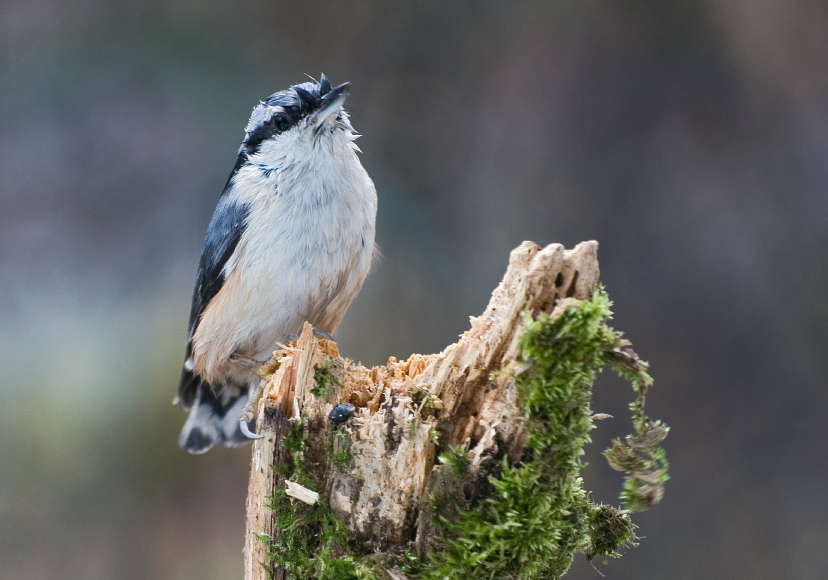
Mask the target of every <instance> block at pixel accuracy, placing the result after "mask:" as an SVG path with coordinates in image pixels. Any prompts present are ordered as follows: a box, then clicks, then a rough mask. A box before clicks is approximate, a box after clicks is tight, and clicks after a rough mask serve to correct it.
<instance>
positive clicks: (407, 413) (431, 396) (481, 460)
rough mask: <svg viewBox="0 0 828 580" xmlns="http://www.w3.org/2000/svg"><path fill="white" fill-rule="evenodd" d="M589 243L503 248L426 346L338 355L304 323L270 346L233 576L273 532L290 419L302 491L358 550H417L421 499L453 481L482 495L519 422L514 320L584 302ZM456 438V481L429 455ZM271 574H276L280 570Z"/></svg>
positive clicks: (421, 544) (422, 546) (424, 506)
mask: <svg viewBox="0 0 828 580" xmlns="http://www.w3.org/2000/svg"><path fill="white" fill-rule="evenodd" d="M597 248H598V244H597V242H584V243H582V244H579V245H578V246H577V247H576V248H575V249H573V250H564V248H563V246H561V245H559V244H553V245H550V246H547V247H546V248H543V249H541V248H540V247H539V246H537V245H536V244H534V243H531V242H524V243H523V244H522V245H521V246H520V247H518V248H517V249H515V250H514V251H513V252H512V254H511V256H510V260H509V267H508V270H507V272H506V275H505V276H504V278H503V281H502V282H501V283H500V285H499V286H498V287H497V288H496V289H495V291H494V292H493V294H492V298H491V301H490V302H489V305H488V307H487V309H486V311H485V312H484V313H483V314H482V315H481V316H479V317H477V318H472V319H471V322H472V324H471V329H470V330H468V331H466V332H465V333H464V334H463V336H462V337H461V338H460V340H459V341H458V342H456V343H455V344H452V345H450V346H448V347H447V348H446V349H445V350H444V351H443V352H441V353H438V354H432V355H420V354H414V355H412V356H411V357H409V358H408V359H407V360H404V361H397V360H396V359H394V358H391V359H389V361H388V364H386V365H384V366H380V367H374V368H371V369H367V368H365V367H362V366H360V365H357V364H354V363H352V362H351V361H349V360H347V359H342V358H340V357H339V353H338V351H337V349H336V345H335V344H334V343H333V342H330V341H327V340H325V339H321V338H319V337H317V336H315V335H313V333H312V332H311V329H310V327H309V326H307V325H306V326H305V328H304V330H303V332H302V334H301V336H300V337H299V339H298V340H297V341H296V342H295V343H292V344H291V345H290V346H288V347H286V348H284V349H282V350H279V351H277V352H276V353H274V361H273V362H272V363H271V365H270V368H269V372H270V374H268V375H267V377H266V387H265V391H264V396H263V398H262V400H261V402H260V404H259V415H258V416H259V420H258V425H257V429H258V431H259V432H260V433H262V434H263V435H264V436H265V437H264V439H262V440H260V441H257V442H255V443H254V446H253V459H252V464H251V470H250V483H249V490H248V500H247V537H246V544H245V565H246V574H245V578H246V579H247V580H254V579H256V580H258V579H262V580H263V579H265V578H267V577H268V576H267V571H266V569H265V567H264V566H263V565H262V563H263V562H265V558H266V547H265V545H264V544H263V543H262V542H261V541H260V540H259V537H260V536H259V535H260V534H266V535H268V536H270V537H272V538H276V537H278V534H279V529H278V527H277V526H276V515H275V514H273V513H272V512H271V510H270V509H269V508H268V503H269V502H268V498H269V497H270V496H272V495H273V494H274V492H275V490H276V489H277V488H280V487H283V486H285V485H286V481H285V477H284V476H280V475H279V473H285V472H290V470H289V469H288V470H276V471H274V469H273V468H274V466H275V465H282V464H291V462H292V461H293V456H292V454H291V453H289V452H287V451H286V450H285V449H284V447H283V446H282V444H281V439H282V437H283V436H284V434H285V433H286V432H287V430H288V429H289V426H290V424H291V423H294V422H296V421H297V420H299V418H300V417H301V418H304V420H305V425H304V430H303V438H304V441H305V450H304V452H303V453H302V461H303V464H304V466H305V468H306V469H307V471H308V473H309V475H310V477H311V479H312V480H313V482H314V484H315V485H316V487H314V489H313V491H315V492H319V493H320V501H327V502H328V503H329V505H330V507H331V508H332V509H333V510H334V512H335V513H336V515H337V517H338V518H339V520H340V521H341V522H342V523H343V524H344V526H345V528H346V530H347V532H348V535H349V538H351V539H352V540H354V541H355V542H357V543H358V544H359V545H360V546H361V547H363V549H364V551H370V550H398V549H399V550H402V549H405V548H406V547H410V546H413V547H414V548H415V549H416V551H417V552H418V553H420V554H423V553H424V552H426V551H427V550H428V542H429V539H430V537H431V534H432V531H433V530H432V523H431V517H430V502H429V497H431V496H433V494H434V493H437V492H442V493H446V492H448V491H451V492H452V493H456V492H458V491H459V492H460V494H461V495H462V497H463V498H464V500H465V502H466V503H467V504H468V505H474V504H475V503H476V502H477V501H478V500H479V498H480V497H482V496H485V495H486V494H487V492H488V491H489V490H488V487H487V481H488V479H487V476H488V475H490V474H492V473H495V472H497V470H498V469H499V468H500V465H501V464H502V458H503V457H504V455H508V456H509V459H510V460H511V461H517V460H518V459H520V457H521V456H522V454H523V447H524V441H525V436H526V432H525V425H524V419H523V415H522V413H521V411H520V409H519V407H518V405H517V394H516V392H515V388H514V385H513V383H512V381H511V379H510V374H511V373H513V372H514V371H515V370H517V369H518V367H519V365H520V363H519V361H518V360H517V340H518V337H519V334H520V329H521V328H522V316H523V314H524V313H528V314H529V315H532V316H536V315H537V314H538V313H539V312H549V313H551V312H553V310H554V309H555V308H556V306H560V302H561V300H562V299H565V298H569V297H572V298H576V299H579V300H584V299H588V298H589V297H590V296H591V295H592V293H593V291H594V290H595V289H596V287H597V285H598V262H597ZM328 360H332V364H331V367H330V369H331V370H330V374H331V376H332V377H333V380H331V381H330V384H329V386H328V387H327V390H326V391H325V393H324V394H322V393H321V392H320V390H319V389H318V388H317V380H316V379H317V372H318V370H319V369H320V368H324V365H325V364H326V361H328ZM314 389H317V394H316V395H314V393H313V391H314ZM340 403H350V404H352V405H354V406H355V407H356V412H355V413H354V414H353V416H352V417H351V418H350V419H349V420H348V421H347V422H345V423H344V424H342V425H341V426H338V427H336V428H337V429H339V430H344V432H345V433H347V437H344V436H342V435H340V436H339V437H334V436H333V429H334V426H333V424H332V423H331V422H330V420H329V418H328V415H329V413H330V412H331V410H332V409H333V407H334V406H335V405H337V404H340ZM340 433H341V431H340ZM343 441H344V442H345V443H344V444H343ZM343 445H349V446H350V450H349V455H350V457H348V456H347V455H344V456H343V455H340V460H339V461H333V460H332V453H333V452H336V451H338V450H340V448H341V447H342V446H343ZM456 446H467V449H468V451H469V452H468V457H469V465H468V469H467V471H466V475H465V476H464V477H463V478H462V481H459V482H458V481H456V480H455V479H453V478H450V477H447V476H446V471H445V470H446V467H445V466H442V465H440V464H439V463H438V460H437V458H438V455H439V453H441V452H444V451H446V450H448V449H450V448H452V447H456ZM342 457H344V458H345V461H344V463H347V464H345V465H343V461H342V459H341V458H342ZM458 486H460V487H461V488H462V489H459V490H458ZM449 487H451V489H450V490H449V489H448V488H449ZM292 488H293V489H294V491H295V486H292ZM290 495H291V497H297V496H301V495H302V492H301V490H299V492H298V495H297V494H296V493H292V494H290ZM311 499H312V498H310V499H308V498H305V499H304V501H311ZM292 501H303V500H302V499H294V500H292ZM272 572H273V573H274V576H273V577H275V578H281V577H283V576H281V575H280V574H282V571H280V570H272ZM394 573H398V572H394ZM392 577H393V574H392Z"/></svg>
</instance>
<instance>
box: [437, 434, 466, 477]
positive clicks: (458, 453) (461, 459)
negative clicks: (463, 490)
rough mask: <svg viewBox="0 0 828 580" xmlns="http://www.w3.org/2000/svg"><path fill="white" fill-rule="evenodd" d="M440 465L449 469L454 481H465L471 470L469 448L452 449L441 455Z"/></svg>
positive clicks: (462, 446) (460, 446) (463, 446)
mask: <svg viewBox="0 0 828 580" xmlns="http://www.w3.org/2000/svg"><path fill="white" fill-rule="evenodd" d="M440 463H442V464H443V465H445V466H446V467H448V469H449V472H450V473H451V476H452V477H453V478H454V479H458V480H459V479H463V477H464V476H465V475H466V472H467V471H468V470H469V446H468V442H467V443H466V444H465V445H458V446H457V447H450V448H449V450H448V451H446V452H445V453H441V454H440Z"/></svg>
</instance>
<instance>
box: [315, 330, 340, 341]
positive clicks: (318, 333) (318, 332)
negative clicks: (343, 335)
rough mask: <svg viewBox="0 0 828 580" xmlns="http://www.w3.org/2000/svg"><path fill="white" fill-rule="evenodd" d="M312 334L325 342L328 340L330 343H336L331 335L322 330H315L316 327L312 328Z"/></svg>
mask: <svg viewBox="0 0 828 580" xmlns="http://www.w3.org/2000/svg"><path fill="white" fill-rule="evenodd" d="M313 333H314V334H315V335H316V336H321V337H322V338H324V339H325V340H330V341H331V342H336V341H335V340H334V337H332V336H331V334H330V333H329V332H328V331H327V330H322V329H321V328H316V327H314V329H313Z"/></svg>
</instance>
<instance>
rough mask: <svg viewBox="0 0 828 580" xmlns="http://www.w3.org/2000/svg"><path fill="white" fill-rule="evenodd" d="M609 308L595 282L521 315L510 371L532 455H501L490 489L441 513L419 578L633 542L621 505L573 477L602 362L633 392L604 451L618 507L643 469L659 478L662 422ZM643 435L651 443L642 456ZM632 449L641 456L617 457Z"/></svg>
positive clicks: (549, 573) (538, 572)
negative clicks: (553, 310) (616, 473)
mask: <svg viewBox="0 0 828 580" xmlns="http://www.w3.org/2000/svg"><path fill="white" fill-rule="evenodd" d="M610 316H611V311H610V302H609V299H608V298H607V295H606V293H605V292H604V290H603V288H599V289H598V290H597V291H596V292H595V294H594V295H593V297H592V299H591V300H588V301H577V300H570V301H568V304H567V308H566V309H565V310H564V311H563V312H562V313H561V314H560V315H559V316H557V317H556V318H554V319H553V318H551V317H549V316H548V315H546V314H541V315H540V316H539V317H538V318H537V320H533V319H532V318H531V317H529V316H528V315H527V316H525V317H524V332H523V334H522V335H521V338H520V341H519V351H520V356H521V359H522V360H523V361H524V362H525V365H524V370H523V371H522V372H521V373H520V374H519V375H517V376H516V377H514V378H515V384H516V386H517V387H518V389H519V393H520V404H521V405H522V406H523V409H524V411H525V415H526V419H527V427H528V437H527V443H526V446H527V447H528V448H529V449H531V453H527V454H525V456H530V457H531V459H530V460H528V461H524V462H521V463H518V464H516V465H510V464H509V462H508V460H507V458H505V457H504V459H503V470H502V473H501V475H500V476H499V477H497V478H495V477H490V478H489V482H490V483H491V484H492V486H493V487H494V493H493V494H492V495H491V496H490V497H488V498H487V499H485V500H484V501H482V502H481V503H480V505H479V506H478V507H477V508H475V509H473V510H469V511H461V512H460V514H459V517H452V518H446V517H444V518H441V519H440V521H441V523H442V526H443V538H442V541H438V542H437V547H438V548H439V549H437V550H435V551H434V552H432V553H431V554H430V564H431V565H430V567H429V569H428V570H425V571H424V573H423V575H422V578H424V579H433V580H437V579H443V578H452V579H454V578H457V579H463V578H475V579H476V578H498V579H501V578H503V579H511V578H514V579H518V578H519V579H525V580H529V579H534V578H560V577H561V576H562V575H563V574H564V573H565V572H566V571H567V570H568V569H569V567H570V565H571V563H572V559H573V557H574V555H575V554H576V553H578V552H581V553H584V554H587V556H588V557H590V558H591V557H593V556H595V555H600V556H602V557H606V556H618V553H619V550H620V549H621V548H623V547H625V546H630V545H633V544H634V542H635V539H636V537H635V532H634V530H635V527H634V526H633V524H632V522H631V521H630V519H629V515H628V513H626V512H625V511H622V510H618V509H616V508H613V507H611V506H596V505H595V504H593V503H591V502H590V501H589V500H588V499H587V493H586V491H585V490H584V488H583V480H582V479H581V477H580V470H581V469H582V468H583V466H584V464H583V461H582V459H581V457H582V456H583V453H584V446H585V445H586V444H587V443H589V441H590V437H589V433H590V431H591V430H592V429H593V420H592V410H591V408H590V400H591V398H592V384H593V381H594V380H595V377H596V375H597V373H598V372H600V370H601V369H602V368H603V367H604V366H605V365H607V364H610V365H611V366H612V367H613V368H615V369H616V370H617V371H618V372H619V373H620V374H621V375H622V376H624V377H625V378H627V379H629V380H632V381H633V385H634V387H635V390H636V394H637V398H636V400H635V401H634V402H633V404H632V405H631V408H632V410H633V422H634V425H635V427H636V435H635V436H631V437H633V439H631V440H628V442H627V444H626V445H624V444H621V443H620V442H617V444H618V446H620V447H623V449H624V452H623V453H622V452H621V451H619V452H617V454H616V455H614V456H613V457H618V458H619V463H618V465H619V466H622V467H623V469H622V470H623V471H625V472H626V473H627V474H628V476H629V477H628V478H627V482H626V484H625V491H624V492H623V494H622V500H623V501H624V504H625V507H626V508H627V510H628V511H631V510H635V509H640V508H641V507H642V505H643V504H642V501H640V499H639V498H640V495H641V487H642V485H643V483H644V482H645V481H651V480H652V478H651V477H649V476H648V475H647V474H648V473H650V472H649V471H647V470H648V469H650V468H652V467H653V465H654V464H655V465H656V467H657V468H658V469H663V474H662V476H663V477H662V478H661V481H662V483H663V481H666V462H664V455H663V450H661V449H660V447H659V446H658V445H659V444H660V443H661V440H662V439H663V436H666V427H664V426H663V425H661V424H660V423H657V422H652V421H650V420H649V419H648V418H647V417H646V415H645V414H644V410H643V409H644V395H645V393H646V389H647V388H648V387H649V385H650V384H652V379H651V378H650V377H649V375H647V373H646V364H645V363H642V362H641V361H639V360H638V359H637V357H635V355H634V353H632V351H630V350H629V349H628V348H627V347H628V346H629V344H628V343H626V341H624V340H623V339H621V337H620V334H618V333H616V332H614V331H613V330H612V329H610V328H609V327H608V326H607V325H606V320H607V319H608V318H609V317H610ZM662 435H663V436H662ZM659 436H660V438H659ZM628 439H629V438H628ZM645 441H646V443H648V444H649V445H650V446H649V447H648V448H647V449H648V451H647V452H646V453H643V455H644V457H642V448H643V447H642V444H643V442H645ZM444 455H446V454H444ZM622 456H623V457H622ZM631 456H635V458H636V459H638V460H640V461H637V462H635V463H634V464H629V465H628V464H626V463H624V460H625V459H628V458H630V457H631ZM450 457H452V456H450V455H446V459H447V460H448V463H447V464H451V462H452V459H450ZM441 459H442V457H441ZM454 459H456V457H454ZM659 489H661V488H659ZM649 491H650V499H652V498H653V491H652V489H651V490H649ZM435 507H437V506H435Z"/></svg>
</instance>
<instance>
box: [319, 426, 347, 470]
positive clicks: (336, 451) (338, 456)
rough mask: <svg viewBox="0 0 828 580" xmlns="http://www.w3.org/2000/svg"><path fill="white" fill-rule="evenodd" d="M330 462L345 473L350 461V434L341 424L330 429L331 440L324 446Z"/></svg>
mask: <svg viewBox="0 0 828 580" xmlns="http://www.w3.org/2000/svg"><path fill="white" fill-rule="evenodd" d="M324 449H325V453H327V454H328V458H330V460H331V464H333V466H334V467H336V469H337V471H339V472H340V473H345V472H346V470H347V469H348V466H349V465H350V463H351V436H350V434H349V433H348V431H346V430H345V428H343V427H342V426H339V425H337V426H336V427H334V428H333V429H332V433H331V440H330V442H329V443H326V444H325V446H324Z"/></svg>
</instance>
